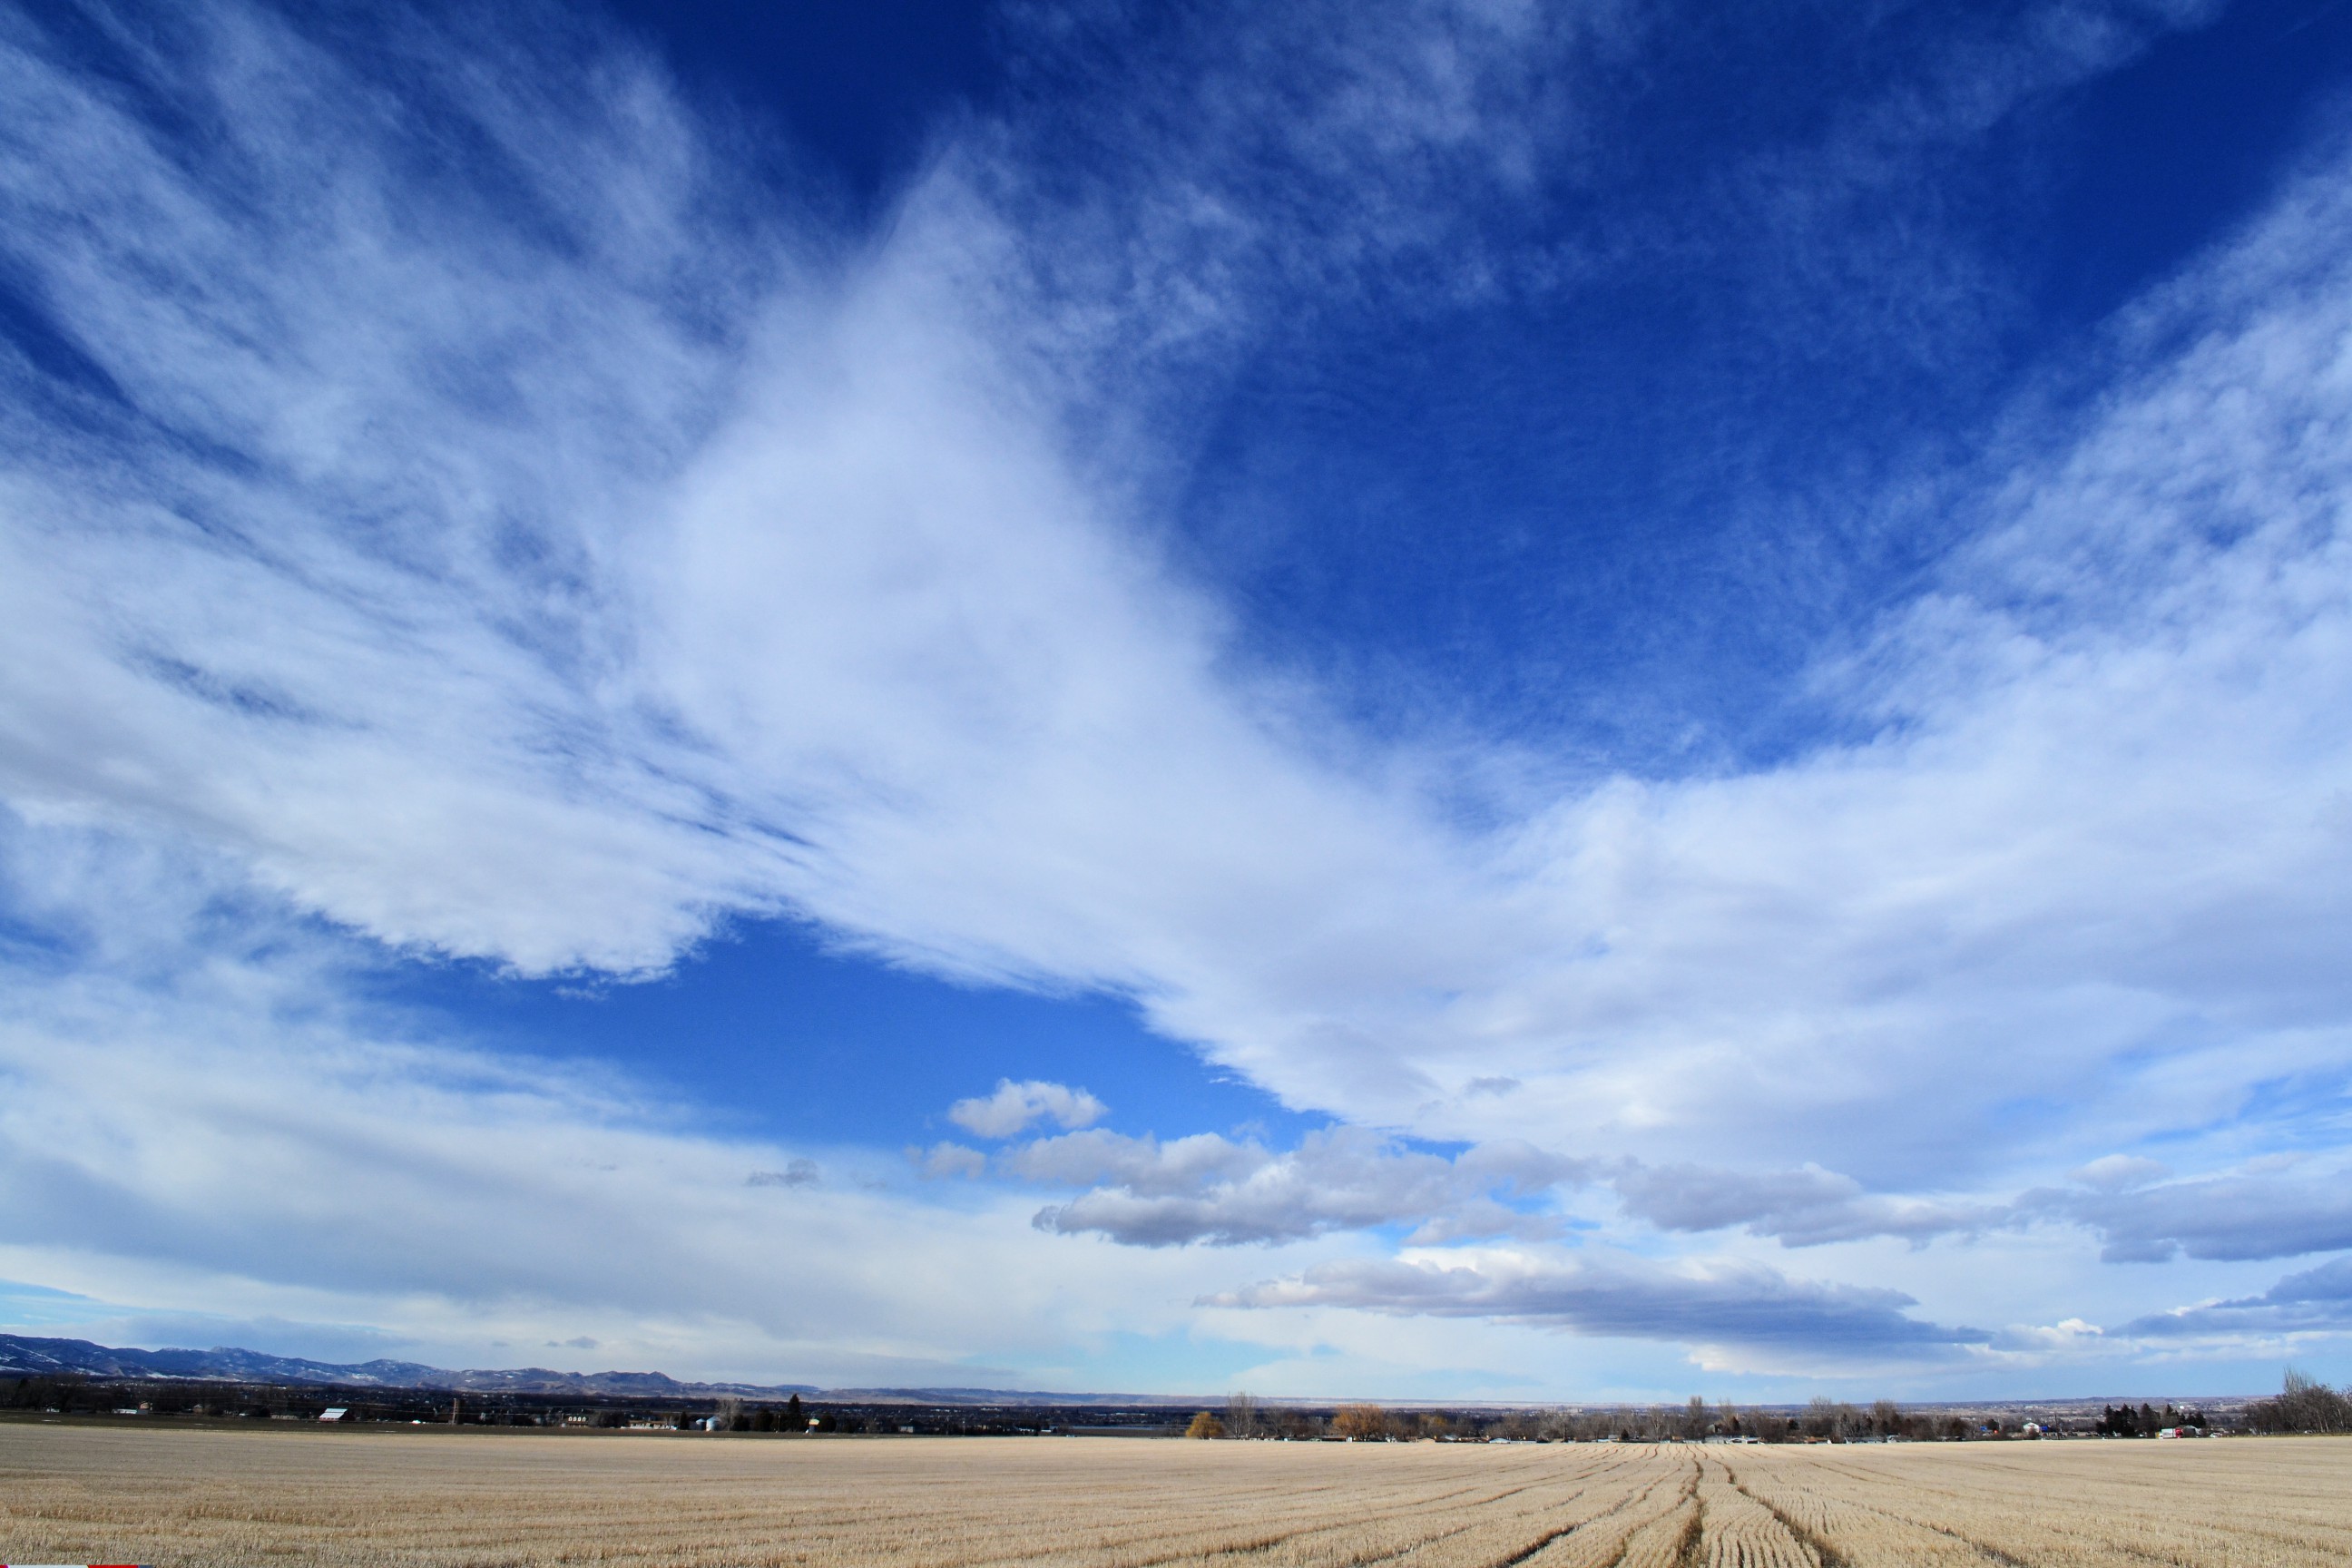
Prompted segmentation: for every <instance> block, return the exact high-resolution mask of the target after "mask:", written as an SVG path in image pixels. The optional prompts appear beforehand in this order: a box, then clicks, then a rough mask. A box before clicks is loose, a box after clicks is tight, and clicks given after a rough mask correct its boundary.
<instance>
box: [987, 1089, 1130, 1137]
mask: <svg viewBox="0 0 2352 1568" xmlns="http://www.w3.org/2000/svg"><path fill="white" fill-rule="evenodd" d="M1109 1112H1110V1108H1109V1107H1108V1106H1107V1105H1105V1104H1104V1103H1103V1102H1102V1101H1101V1100H1097V1099H1096V1098H1095V1097H1094V1096H1093V1095H1091V1094H1089V1093H1087V1091H1086V1090H1085V1089H1072V1088H1070V1087H1069V1086H1068V1085H1067V1084H1060V1083H1046V1082H1045V1081H1043V1080H1042V1079H1028V1080H1027V1081H1026V1082H1023V1083H1014V1082H1013V1080H1012V1079H997V1080H996V1092H995V1093H993V1094H991V1095H986V1096H982V1097H977V1098H974V1099H971V1100H957V1101H956V1102H955V1103H954V1104H953V1105H951V1106H950V1107H948V1120H949V1121H952V1122H954V1123H955V1124H956V1125H957V1126H959V1127H961V1128H962V1129H963V1130H964V1131H967V1132H971V1133H973V1134H975V1135H977V1136H979V1137H982V1138H1011V1137H1013V1136H1014V1135H1016V1134H1018V1133H1022V1132H1025V1131H1028V1130H1029V1129H1030V1128H1031V1127H1033V1126H1034V1125H1035V1124H1036V1123H1038V1122H1040V1121H1054V1122H1055V1123H1058V1124H1059V1125H1061V1126H1064V1127H1091V1126H1093V1125H1094V1124H1095V1123H1096V1122H1097V1121H1101V1120H1102V1119H1103V1118H1104V1117H1105V1116H1107V1115H1108V1114H1109Z"/></svg>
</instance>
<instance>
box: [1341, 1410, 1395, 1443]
mask: <svg viewBox="0 0 2352 1568" xmlns="http://www.w3.org/2000/svg"><path fill="white" fill-rule="evenodd" d="M1331 1432H1332V1435H1333V1436H1339V1437H1353V1438H1357V1439H1360V1440H1366V1441H1369V1440H1370V1439H1372V1438H1375V1437H1385V1436H1388V1435H1389V1413H1388V1412H1387V1411H1385V1410H1383V1409H1381V1407H1380V1406H1379V1405H1341V1406H1339V1409H1338V1410H1337V1411H1335V1412H1333V1413H1332V1415H1331Z"/></svg>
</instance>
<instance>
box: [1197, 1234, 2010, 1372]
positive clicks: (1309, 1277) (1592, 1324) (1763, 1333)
mask: <svg viewBox="0 0 2352 1568" xmlns="http://www.w3.org/2000/svg"><path fill="white" fill-rule="evenodd" d="M1202 1304H1203V1305H1206V1306H1213V1307H1234V1308H1255V1309H1267V1308H1285V1307H1287V1308H1297V1307H1347V1308H1353V1309H1356V1310H1367V1311H1375V1312H1384V1313H1390V1314H1394V1315H1399V1316H1434V1317H1447V1318H1493V1319H1499V1320H1503V1321H1510V1322H1521V1323H1535V1324H1540V1325H1542V1326H1544V1327H1547V1328H1557V1329H1564V1330H1569V1331H1573V1332H1576V1333H1581V1334H1603V1335H1610V1336H1618V1337H1625V1338H1633V1339H1668V1340H1679V1341H1683V1342H1688V1343H1692V1344H1696V1345H1701V1346H1722V1347H1739V1348H1746V1349H1776V1348H1777V1349H1787V1348H1792V1347H1812V1346H1821V1345H1838V1346H1841V1347H1843V1349H1844V1350H1845V1351H1846V1352H1849V1353H1854V1354H1883V1353H1885V1352H1889V1351H1901V1352H1912V1353H1937V1352H1947V1353H1948V1352H1950V1351H1951V1350H1952V1349H1954V1348H1956V1347H1959V1346H1965V1345H1971V1344H1981V1343H1984V1342H1988V1341H1989V1340H1990V1335H1988V1334H1986V1333H1983V1332H1982V1331H1978V1330H1975V1329H1954V1328H1945V1327H1942V1326H1940V1325H1937V1324H1935V1323H1929V1322H1923V1321H1920V1320H1918V1319H1916V1318H1913V1317H1911V1316H1909V1315H1908V1313H1907V1312H1906V1310H1905V1309H1906V1308H1908V1307H1910V1306H1912V1305H1914V1304H1915V1303H1914V1302H1913V1300H1912V1299H1911V1298H1910V1297H1908V1296H1906V1295H1904V1294H1903V1293H1902V1292H1900V1291H1897V1290H1885V1289H1861V1288H1857V1287H1854V1286H1849V1285H1833V1284H1818V1283H1813V1282H1811V1281H1805V1280H1796V1279H1790V1278H1789V1277H1788V1276H1786V1275H1784V1274H1781V1273H1780V1272H1778V1271H1777V1270H1774V1269H1770V1268H1763V1267H1761V1266H1759V1265H1757V1264H1752V1263H1744V1262H1738V1261H1730V1260H1705V1259H1701V1260H1690V1261H1686V1262H1683V1263H1677V1264H1663V1263H1654V1262H1650V1261H1646V1260H1643V1259H1639V1258H1626V1257H1607V1258H1602V1257H1596V1256H1592V1255H1590V1254H1581V1253H1571V1252H1559V1251H1528V1252H1507V1251H1476V1252H1465V1253H1462V1254H1449V1255H1439V1256H1437V1257H1427V1256H1423V1257H1420V1258H1394V1259H1364V1260H1354V1259H1351V1260H1347V1261H1341V1262H1334V1263H1327V1264H1318V1265H1316V1266H1315V1267H1313V1268H1308V1269H1307V1270H1306V1271H1305V1272H1303V1273H1302V1274H1299V1275H1297V1276H1296V1277H1294V1278H1291V1279H1277V1280H1270V1281H1267V1282H1266V1283H1264V1284H1259V1285H1253V1286H1250V1287H1248V1288H1246V1289H1240V1290H1232V1291H1226V1292H1223V1293H1222V1294H1219V1295H1215V1296H1211V1297H1206V1298H1203V1300H1202Z"/></svg>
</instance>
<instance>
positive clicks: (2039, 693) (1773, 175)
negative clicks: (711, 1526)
mask: <svg viewBox="0 0 2352 1568" xmlns="http://www.w3.org/2000/svg"><path fill="white" fill-rule="evenodd" d="M2347 89H2352V7H2344V6H2340V5H2295V4H2278V5H2218V4H2211V3H2208V0H2194V3H2192V0H2142V3H2138V4H2120V3H2118V4H2105V5H2102V4H2094V3H2089V0H2078V3H2073V4H2063V5H2060V4H2019V5H2000V6H1988V5H1974V6H1967V7H1958V6H1945V7H1932V6H1921V5H1845V6H1835V5H1795V4H1790V5H1777V4H1776V5H1763V6H1757V7H1745V8H1739V9H1738V11H1737V13H1736V15H1727V14H1724V8H1722V7H1706V6H1696V5H1671V4H1654V5H1643V4H1630V3H1614V0H1611V3H1602V0H1594V3H1593V4H1589V5H1579V6H1568V5H1561V6H1548V5H1537V4H1532V3H1521V0H1482V3H1473V0H1454V3H1451V4H1435V3H1433V4H1427V5H1360V4H1359V5H1345V6H1339V5H1331V6H1325V5H1315V4H1307V5H1297V6H1290V7H1283V8H1279V9H1276V10H1269V9H1267V8H1265V7H1244V6H1234V5H1200V6H1193V7H1186V8H1181V9H1178V8H1150V7H1129V6H1124V5H1117V4H1110V3H1103V4H1075V5H1021V6H1017V7H1011V6H986V5H973V6H961V7H933V6H924V5H911V4H908V5H858V6H851V5H807V6H795V7H769V6H753V5H740V6H732V5H711V6H702V7H694V6H658V7H657V6H631V7H622V8H617V9H598V8H595V7H589V6H572V7H561V8H557V7H550V8H546V9H543V10H535V9H531V8H530V7H502V8H499V14H498V15H497V16H495V17H490V18H486V17H483V16H475V15H471V14H469V13H468V12H467V11H466V10H464V9H462V8H456V7H451V8H446V9H444V8H432V7H425V8H419V9H409V8H400V7H388V6H315V7H300V8H294V9H280V8H277V7H272V6H269V5H246V4H215V3H212V0H205V3H204V4H199V5H180V6H173V7H143V6H139V5H125V6H110V7H96V8H83V7H75V6H48V5H43V6H37V7H34V8H31V9H29V10H16V9H12V10H9V11H7V12H6V13H5V16H0V101H6V102H7V103H9V104H10V105H11V111H10V114H9V116H8V117H7V120H6V122H5V124H0V328H5V344H4V345H0V378H5V383H6V395H5V397H0V970H5V984H0V1085H5V1093H0V1320H5V1323H6V1324H8V1325H13V1326H16V1327H18V1328H23V1329H26V1330H29V1331H37V1332H69V1333H78V1334H83V1335H86V1336H87V1337H91V1338H98V1339H102V1340H108V1341H110V1342H118V1343H141V1344H160V1343H196V1344H212V1343H243V1344H247V1345H250V1346H253V1347H254V1348H257V1349H263V1350H269V1351H276V1352H285V1353H299V1354H311V1355H325V1356H343V1355H352V1356H361V1355H373V1354H397V1355H401V1356H404V1357H407V1358H411V1359H417V1360H426V1361H434V1362H439V1363H451V1364H467V1365H511V1364H525V1363H536V1364H545V1365H555V1366H566V1367H578V1368H583V1369H596V1368H603V1367H608V1366H621V1367H659V1368H661V1369H662V1370H665V1371H668V1372H670V1373H674V1374H677V1375H681V1376H692V1375H709V1376H722V1375H723V1376H728V1377H750V1378H763V1379H772V1380H776V1381H792V1382H815V1383H821V1384H869V1383H892V1384H995V1385H999V1386H1019V1387H1033V1388H1055V1387H1058V1388H1070V1389H1078V1388H1093V1389H1108V1388H1118V1389H1131V1390H1163V1389H1164V1390H1184V1391H1209V1392H1213V1391H1216V1390H1219V1389H1223V1388H1233V1387H1247V1388H1249V1389H1251V1390H1253V1391H1255V1392H1258V1393H1261V1394H1276V1395H1302V1396H1306V1395H1314V1396H1343V1395H1348V1396H1367V1395H1369V1396H1383V1395H1384V1396H1393V1397H1423V1398H1465V1399H1466V1398H1510V1399H1530V1400H1548V1399H1596V1400H1607V1399H1620V1398H1654V1397H1655V1398H1679V1397H1682V1396H1684V1395H1686V1394H1689V1393H1692V1392H1694V1391H1696V1392H1702V1393H1706V1394H1709V1395H1710V1396H1716V1397H1732V1398H1745V1399H1779V1398H1802V1397H1805V1396H1807V1395H1809V1394H1812V1393H1815V1392H1829V1393H1836V1394H1848V1395H1869V1396H1875V1395H1877V1394H1898V1395H1908V1396H1915V1397H1925V1396H1958V1395H1969V1394H1987V1395H1990V1394H2098V1393H2103V1392H2104V1393H2116V1394H2120V1393H2127V1392H2148V1393H2166V1392H2175V1393H2191V1394H2194V1393H2212V1392H2227V1391H2231V1390H2240V1389H2257V1388H2262V1387H2265V1386H2268V1385H2269V1384H2272V1383H2273V1380H2274V1379H2275V1377H2276V1375H2277V1370H2278V1368H2279V1366H2280V1365H2281V1363H2284V1362H2287V1361H2290V1360H2291V1361H2294V1363H2298V1364H2301V1365H2304V1366H2306V1367H2308V1368H2310V1369H2311V1370H2313V1371H2315V1372H2317V1373H2321V1374H2322V1375H2326V1376H2328V1377H2330V1378H2332V1379H2334V1380H2336V1381H2344V1380H2346V1379H2347V1378H2352V1275H2347V1273H2346V1262H2347V1258H2352V1197H2347V1196H2346V1194H2347V1193H2352V1184H2347V1174H2352V1159H2347V1154H2352V1149H2347V1143H2352V1130H2347V1076H2352V987H2347V982H2346V978H2345V975H2346V973H2347V971H2346V966H2345V965H2344V963H2343V962H2342V954H2343V953H2344V952H2345V951H2346V950H2347V941H2348V940H2352V901H2347V889H2352V717H2347V716H2352V545H2347V512H2346V505H2347V496H2352V465H2347V459H2346V457H2345V454H2346V453H2347V451H2352V440H2347V437H2352V372H2347V365H2352V358H2347V353H2352V268H2347V264H2346V262H2345V260H2344V257H2345V255H2346V254H2347V250H2346V247H2345V246H2344V244H2343V243H2342V236H2343V235H2344V234H2345V232H2346V231H2347V225H2348V224H2352V98H2347Z"/></svg>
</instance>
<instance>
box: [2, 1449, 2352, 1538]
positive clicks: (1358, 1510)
mask: <svg viewBox="0 0 2352 1568" xmlns="http://www.w3.org/2000/svg"><path fill="white" fill-rule="evenodd" d="M0 1562H7V1563H28V1562H29V1563H64V1562H75V1563H83V1562H114V1563H134V1562H135V1563H158V1564H167V1563H168V1564H179V1563H187V1564H215V1563H217V1564H239V1565H252V1564H265V1563H320V1564H328V1565H341V1564H366V1563H384V1564H392V1563H403V1564H407V1563H423V1564H447V1565H456V1564H484V1565H488V1564H541V1563H629V1564H637V1563H645V1564H652V1563H662V1564H689V1563H691V1564H711V1565H714V1568H715V1565H719V1564H727V1565H730V1568H732V1565H749V1564H767V1563H818V1564H848V1563H909V1564H926V1565H936V1568H962V1565H966V1564H1006V1565H1010V1564H1015V1563H1019V1564H1033V1563H1034V1564H1068V1565H1071V1568H1078V1565H1080V1564H1087V1565H1094V1564H1104V1565H1109V1564H1118V1565H1121V1568H1145V1565H1147V1564H1163V1563H1164V1564H1181V1563H1215V1564H1221V1565H1229V1568H1258V1565H1261V1564H1263V1565H1265V1568H1292V1565H1297V1568H1307V1565H1313V1568H1324V1565H1330V1568H1338V1565H1340V1564H1359V1563H1362V1564H1369V1563H1381V1564H1395V1565H1397V1568H1499V1565H1502V1564H1527V1565H1528V1568H1617V1565H1622V1568H1686V1565H1691V1564H1700V1563H1705V1564H1715V1565H1720V1568H1812V1565H1815V1564H1820V1565H1822V1568H1836V1565H1838V1564H1841V1563H1843V1564H1852V1565H1853V1568H1865V1565H1871V1564H1880V1563H1886V1564H1895V1563H1901V1564H1912V1563H1924V1564H1934V1565H1938V1568H1941V1565H1950V1568H1964V1565H1966V1568H1976V1565H1981V1564H1988V1563H1990V1564H2005V1565H2016V1564H2032V1565H2034V1568H2042V1565H2045V1564H2046V1565H2052V1568H2056V1565H2060V1564H2078V1563H2080V1564H2117V1565H2125V1564H2129V1565H2134V1568H2139V1565H2145V1564H2149V1563H2177V1564H2180V1565H2182V1568H2189V1565H2191V1564H2194V1565H2197V1568H2220V1565H2231V1564H2236V1565H2244V1568H2272V1565H2282V1568H2284V1565H2286V1564H2298V1565H2299V1564H2312V1565H2315V1568H2316V1565H2318V1564H2323V1563H2325V1564H2341V1563H2352V1439H2330V1438H2266V1439H2252V1438H2249V1439H2234V1440H2213V1441H2207V1442H2186V1443H2155V1442H2137V1443H2040V1444H2034V1443H2002V1444H1990V1443H1989V1444H1967V1445H1947V1444H1926V1445H1917V1446H1911V1447H1905V1446H1894V1447H1812V1448H1751V1447H1739V1448H1727V1447H1674V1446H1666V1447H1649V1446H1633V1445H1629V1446H1625V1447H1614V1446H1605V1445H1601V1446H1596V1445H1581V1444H1580V1445H1546V1446H1532V1445H1529V1446H1517V1445H1515V1446H1500V1445H1497V1446H1486V1447H1479V1446H1471V1445H1466V1444H1465V1445H1460V1446H1451V1445H1438V1444H1430V1443H1416V1444H1397V1445H1386V1444H1361V1445H1342V1444H1330V1443H1307V1444H1280V1443H1185V1442H1150V1441H1142V1440H1122V1439H1115V1438H1072V1437H1065V1438H1055V1437H1036V1438H1022V1437H1003V1438H929V1439H926V1438H909V1439H899V1440H895V1441H894V1440H887V1439H885V1440H856V1439H847V1440H842V1439H835V1440H826V1439H787V1440H760V1439H742V1438H726V1437H716V1438H713V1437H689V1436H654V1435H646V1436H619V1435H614V1436H604V1435H595V1436H591V1435H586V1434H579V1435H564V1436H553V1435H550V1436H526V1435H515V1434H509V1433H502V1432H495V1431H470V1432H469V1431H465V1430H462V1429H461V1430H447V1429H444V1430H439V1431H425V1432H405V1431H401V1430H399V1429H390V1430H385V1429H378V1430H374V1431H369V1430H365V1429H361V1430H356V1431H326V1432H321V1431H315V1430H288V1429H271V1430H262V1431H246V1430H209V1431H197V1430H179V1431H173V1430H167V1429H156V1428H149V1429H139V1428H131V1427H101V1426H65V1425H58V1426H40V1425H19V1424H10V1425H5V1426H0Z"/></svg>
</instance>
